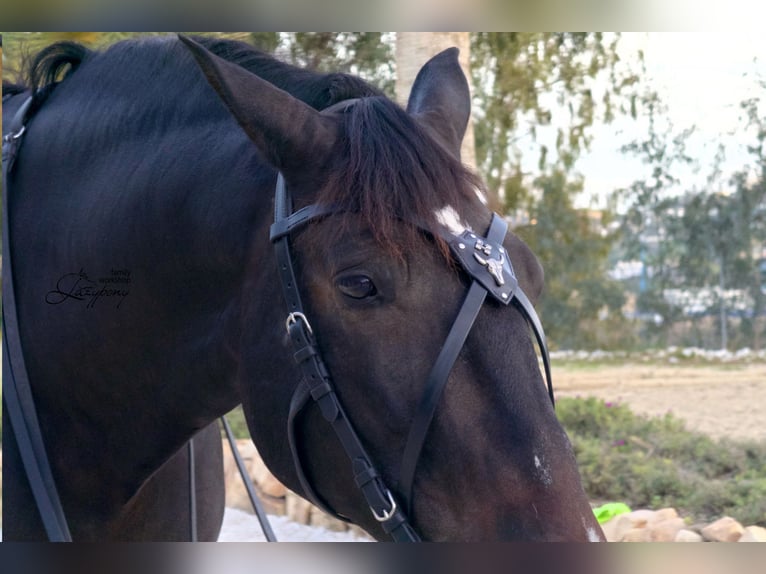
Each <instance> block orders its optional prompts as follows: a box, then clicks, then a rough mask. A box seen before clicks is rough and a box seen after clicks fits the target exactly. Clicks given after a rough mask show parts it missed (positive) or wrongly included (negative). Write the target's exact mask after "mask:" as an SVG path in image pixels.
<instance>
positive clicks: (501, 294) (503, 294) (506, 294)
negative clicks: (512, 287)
mask: <svg viewBox="0 0 766 574" xmlns="http://www.w3.org/2000/svg"><path fill="white" fill-rule="evenodd" d="M500 296H501V297H502V298H503V299H508V293H500Z"/></svg>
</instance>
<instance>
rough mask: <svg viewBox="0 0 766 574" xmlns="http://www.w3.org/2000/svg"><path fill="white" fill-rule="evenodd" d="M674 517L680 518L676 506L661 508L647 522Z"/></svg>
mask: <svg viewBox="0 0 766 574" xmlns="http://www.w3.org/2000/svg"><path fill="white" fill-rule="evenodd" d="M672 518H678V512H677V511H676V509H675V508H660V509H659V510H655V511H654V514H653V515H652V516H651V517H650V518H649V520H648V521H647V524H650V525H651V524H652V523H653V522H662V521H665V520H670V519H672Z"/></svg>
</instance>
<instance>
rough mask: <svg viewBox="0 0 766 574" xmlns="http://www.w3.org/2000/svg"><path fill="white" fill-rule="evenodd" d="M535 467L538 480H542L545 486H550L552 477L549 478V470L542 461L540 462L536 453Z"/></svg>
mask: <svg viewBox="0 0 766 574" xmlns="http://www.w3.org/2000/svg"><path fill="white" fill-rule="evenodd" d="M535 468H536V469H537V472H538V476H539V478H540V482H542V483H543V484H544V485H545V486H550V485H551V484H553V478H551V470H550V469H549V468H548V466H547V465H544V464H543V463H542V462H540V458H539V457H538V456H537V455H535Z"/></svg>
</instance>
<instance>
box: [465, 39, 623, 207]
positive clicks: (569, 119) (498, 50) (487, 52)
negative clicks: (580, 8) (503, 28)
mask: <svg viewBox="0 0 766 574" xmlns="http://www.w3.org/2000/svg"><path fill="white" fill-rule="evenodd" d="M618 41H619V36H615V37H614V38H613V39H611V40H608V39H607V38H606V37H605V36H604V35H603V34H601V33H526V32H520V33H517V32H508V33H497V32H480V33H475V34H473V35H472V38H471V70H472V75H473V84H474V87H475V88H476V93H475V99H476V100H477V102H478V104H479V105H478V108H479V109H480V112H479V114H477V117H476V123H475V134H476V157H477V163H478V164H479V166H480V169H481V171H482V173H483V175H484V176H485V178H486V180H487V183H488V184H489V187H490V189H493V190H496V191H497V192H498V193H499V195H500V196H501V197H502V198H504V199H505V201H506V205H507V206H508V207H509V208H511V209H515V208H518V207H526V204H527V202H528V201H529V200H530V199H533V198H531V197H530V195H529V190H528V189H527V190H524V189H523V188H519V187H518V185H516V183H517V182H518V179H519V177H520V176H521V175H522V174H521V167H520V166H521V161H520V160H521V151H520V149H519V147H518V146H517V145H516V142H517V140H518V139H519V138H521V137H524V136H528V135H531V136H533V137H535V136H536V134H537V128H538V127H541V126H552V127H555V129H556V132H557V137H556V146H555V148H556V149H555V150H554V151H555V152H556V153H555V155H554V154H551V153H549V152H550V151H551V150H548V149H547V148H546V147H545V146H541V147H540V157H539V161H538V164H539V165H540V170H541V171H544V170H545V169H546V168H551V167H556V168H558V169H562V170H564V171H570V170H571V169H572V167H573V165H574V162H575V160H576V158H577V156H578V155H579V153H580V151H581V150H582V149H585V148H587V147H588V145H589V143H590V140H591V136H590V128H591V127H592V126H593V125H594V124H595V123H597V122H609V121H611V120H612V119H613V118H614V117H615V115H616V113H617V112H619V113H622V114H629V113H632V112H631V110H632V102H633V101H634V99H635V94H634V93H633V91H634V85H635V84H636V83H637V82H638V76H636V75H635V74H634V73H633V72H632V71H630V70H626V69H625V68H624V66H621V65H620V59H619V57H618V55H617V50H616V47H617V42H618ZM599 76H605V77H606V78H608V80H607V82H606V85H607V86H608V87H607V88H606V89H605V90H604V91H603V93H596V92H595V90H596V87H595V85H596V84H595V82H594V79H595V78H597V77H599ZM555 110H559V111H558V112H555ZM555 113H558V114H559V115H558V116H555V117H554V114H555ZM525 192H526V193H525Z"/></svg>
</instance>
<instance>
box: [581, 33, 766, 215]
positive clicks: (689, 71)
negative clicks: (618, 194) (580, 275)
mask: <svg viewBox="0 0 766 574" xmlns="http://www.w3.org/2000/svg"><path fill="white" fill-rule="evenodd" d="M639 49H641V50H643V51H644V58H645V63H646V73H647V81H648V82H649V85H651V86H652V87H654V88H655V89H656V90H657V91H658V93H659V95H660V98H661V100H662V101H663V102H664V103H665V105H666V106H667V108H668V117H669V119H670V120H671V121H672V122H673V124H674V126H675V128H676V129H677V130H678V131H680V130H681V129H684V128H687V127H691V126H696V130H695V133H694V135H693V136H692V137H691V139H690V140H689V142H688V148H687V150H688V151H689V153H690V154H691V155H693V156H694V157H697V158H699V160H700V161H699V163H700V167H699V168H698V171H697V173H694V172H693V171H686V172H680V173H679V176H681V178H682V180H683V181H682V187H684V188H685V189H691V188H693V187H697V189H701V188H703V187H704V186H705V184H706V178H707V176H708V174H709V173H710V169H711V166H712V161H713V158H714V156H715V153H716V149H717V146H718V143H719V142H720V143H723V144H724V145H725V146H726V160H725V162H724V165H723V172H724V173H725V174H730V173H733V172H734V171H737V170H739V169H741V168H742V167H743V166H744V165H745V163H747V162H748V161H751V163H752V160H750V159H749V158H748V155H747V152H746V147H745V146H746V145H747V144H748V143H752V142H753V141H754V138H753V135H752V133H746V132H744V131H743V129H742V126H743V125H744V124H743V123H741V122H739V120H738V118H739V117H740V115H742V113H741V110H740V108H739V103H740V102H741V101H742V100H744V99H746V98H751V97H754V96H757V95H760V96H761V97H762V100H763V101H764V104H763V105H762V107H761V114H762V115H763V114H765V113H766V98H764V97H763V96H764V95H765V93H766V90H765V89H764V88H763V87H759V84H758V81H757V80H758V79H759V78H760V80H761V81H762V82H766V36H765V35H763V33H755V32H748V31H743V32H738V33H733V32H714V33H704V32H694V33H662V32H650V33H623V34H622V37H621V41H620V51H621V55H622V57H623V58H626V59H631V58H634V57H635V54H636V53H637V50H639ZM647 125H648V124H647V123H646V122H645V121H644V122H636V121H633V120H627V119H626V120H624V121H618V122H615V123H613V124H611V125H608V126H598V127H597V128H596V129H594V131H593V134H594V138H593V144H592V148H591V150H590V152H587V153H585V154H584V155H583V157H581V159H580V161H579V163H578V168H579V170H580V172H581V173H582V174H583V175H584V176H585V192H584V194H583V196H582V197H580V198H579V201H578V203H579V204H580V206H582V207H585V206H587V205H589V204H590V203H591V199H592V198H595V199H596V203H597V204H600V205H603V203H602V202H603V199H604V197H606V195H608V194H609V193H611V191H613V190H614V189H617V188H621V187H627V186H628V185H630V183H632V182H633V181H634V180H636V179H640V178H643V177H645V175H646V173H647V168H646V166H644V165H642V164H641V162H640V160H639V159H638V158H635V157H631V156H628V155H625V154H621V153H620V152H619V148H620V146H621V145H623V144H625V143H627V142H629V141H631V140H632V139H635V138H640V137H642V136H645V134H646V133H647ZM674 131H675V130H674ZM725 179H726V178H725ZM724 186H725V183H724ZM721 191H724V192H725V191H726V190H725V189H722V190H721Z"/></svg>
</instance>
